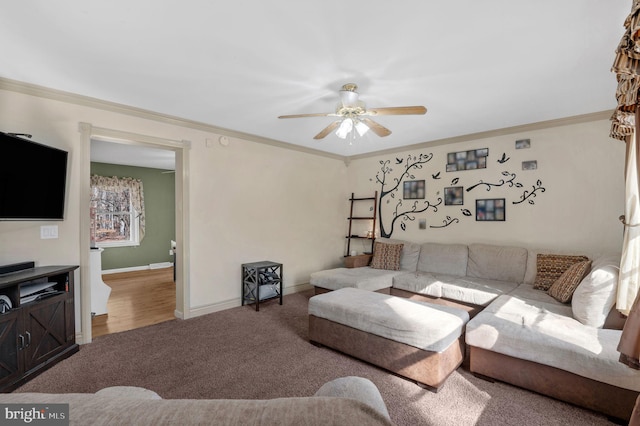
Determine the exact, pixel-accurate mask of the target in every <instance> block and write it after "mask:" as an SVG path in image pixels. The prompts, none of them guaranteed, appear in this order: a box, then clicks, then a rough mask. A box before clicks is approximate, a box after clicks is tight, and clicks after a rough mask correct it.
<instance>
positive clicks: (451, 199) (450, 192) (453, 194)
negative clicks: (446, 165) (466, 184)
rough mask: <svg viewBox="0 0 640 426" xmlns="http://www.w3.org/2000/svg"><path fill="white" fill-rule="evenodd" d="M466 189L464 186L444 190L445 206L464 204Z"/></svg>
mask: <svg viewBox="0 0 640 426" xmlns="http://www.w3.org/2000/svg"><path fill="white" fill-rule="evenodd" d="M463 195H464V188H463V187H462V186H450V187H448V188H445V189H444V205H445V206H461V205H463V204H464V196H463Z"/></svg>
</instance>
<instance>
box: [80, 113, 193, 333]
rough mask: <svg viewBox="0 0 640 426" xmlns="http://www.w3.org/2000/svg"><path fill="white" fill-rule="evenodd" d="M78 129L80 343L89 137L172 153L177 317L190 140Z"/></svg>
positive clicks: (181, 301)
mask: <svg viewBox="0 0 640 426" xmlns="http://www.w3.org/2000/svg"><path fill="white" fill-rule="evenodd" d="M79 131H80V138H81V141H80V146H81V150H80V151H81V152H80V155H81V158H80V180H81V182H80V272H79V273H80V333H79V335H78V336H77V340H78V341H79V342H80V343H83V344H84V343H90V342H91V341H92V339H93V336H92V332H91V278H90V277H91V271H90V264H89V250H90V239H91V234H90V226H91V222H90V218H89V208H90V203H91V199H90V192H91V185H90V178H91V139H100V140H104V141H107V142H115V143H122V144H129V145H144V146H149V147H153V148H161V149H168V150H171V151H174V152H175V156H176V158H175V162H176V173H175V183H176V196H175V206H176V207H175V208H176V225H175V228H176V265H175V267H176V310H175V312H174V313H175V316H176V317H177V318H181V319H184V318H188V317H189V316H190V315H189V300H190V298H189V294H190V281H189V269H190V268H189V155H188V152H187V151H188V150H189V149H190V148H191V142H190V141H187V140H182V141H177V140H172V139H164V138H158V137H154V136H147V135H140V134H136V133H130V132H125V131H121V130H114V129H106V128H101V127H94V126H93V125H91V124H90V123H79Z"/></svg>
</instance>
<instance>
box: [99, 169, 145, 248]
mask: <svg viewBox="0 0 640 426" xmlns="http://www.w3.org/2000/svg"><path fill="white" fill-rule="evenodd" d="M94 187H99V188H100V189H102V190H103V191H111V192H123V191H124V190H128V191H129V193H130V198H131V204H132V205H133V208H134V209H135V211H136V213H137V216H136V217H137V219H138V227H139V228H138V233H139V236H140V238H139V239H140V241H142V239H143V238H144V229H145V213H144V190H143V186H142V181H141V180H140V179H133V178H129V177H120V178H119V177H116V176H114V177H106V176H98V175H92V176H91V188H92V189H93V188H94Z"/></svg>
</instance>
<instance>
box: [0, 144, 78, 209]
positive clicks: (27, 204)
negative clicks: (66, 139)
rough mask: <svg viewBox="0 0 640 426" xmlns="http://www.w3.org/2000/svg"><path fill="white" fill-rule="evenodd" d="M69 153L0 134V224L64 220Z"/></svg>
mask: <svg viewBox="0 0 640 426" xmlns="http://www.w3.org/2000/svg"><path fill="white" fill-rule="evenodd" d="M66 185H67V152H66V151H63V150H61V149H57V148H53V147H50V146H46V145H42V144H40V143H37V142H34V141H31V140H29V139H26V138H24V137H19V136H13V135H10V134H7V133H2V132H0V220H62V219H64V204H65V189H66Z"/></svg>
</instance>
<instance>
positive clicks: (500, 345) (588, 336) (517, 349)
mask: <svg viewBox="0 0 640 426" xmlns="http://www.w3.org/2000/svg"><path fill="white" fill-rule="evenodd" d="M621 334H622V332H621V331H620V330H605V329H596V328H593V327H588V326H584V325H583V324H581V323H580V322H578V321H576V320H575V319H573V318H571V307H569V306H567V305H562V304H545V303H540V302H539V303H536V304H532V303H530V302H528V301H526V300H522V299H518V298H514V297H511V296H508V295H504V296H500V297H498V298H497V299H496V300H495V301H494V302H493V303H491V304H490V305H489V306H488V307H486V308H485V309H484V310H483V311H482V312H480V313H478V314H477V315H476V316H475V317H474V318H473V319H472V320H471V321H469V322H468V323H467V329H466V337H465V338H466V342H467V344H468V345H470V346H475V347H478V348H482V349H486V350H489V351H493V352H497V353H501V354H504V355H508V356H511V357H515V358H521V359H525V360H528V361H532V362H536V363H539V364H544V365H548V366H551V367H555V368H559V369H561V370H566V371H569V372H571V373H574V374H577V375H580V376H583V377H586V378H589V379H593V380H597V381H600V382H603V383H608V384H610V385H613V386H618V387H621V388H624V389H631V390H634V391H640V370H633V369H631V368H628V367H626V366H625V365H624V364H622V363H620V362H618V358H619V356H620V354H619V353H618V352H617V350H616V347H617V345H618V341H619V340H620V335H621Z"/></svg>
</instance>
